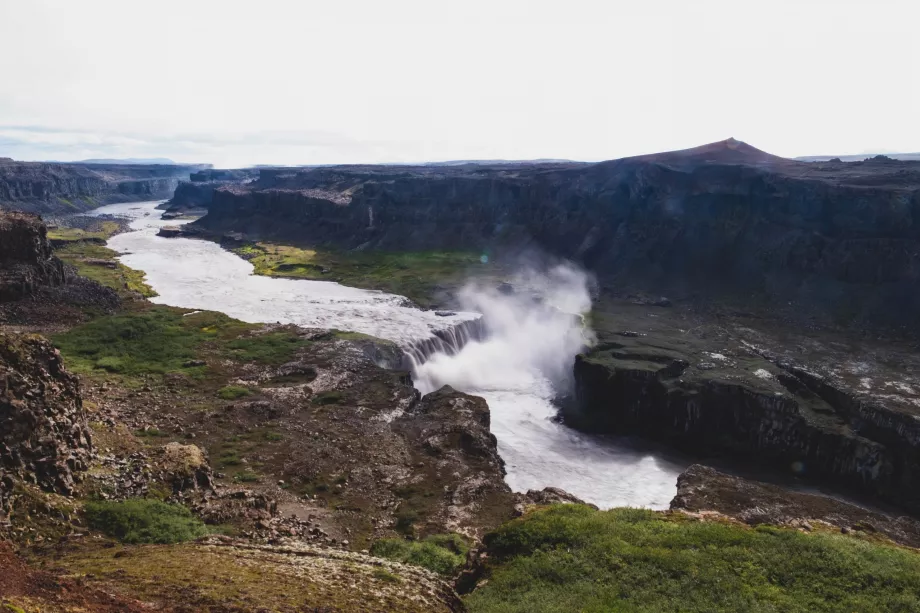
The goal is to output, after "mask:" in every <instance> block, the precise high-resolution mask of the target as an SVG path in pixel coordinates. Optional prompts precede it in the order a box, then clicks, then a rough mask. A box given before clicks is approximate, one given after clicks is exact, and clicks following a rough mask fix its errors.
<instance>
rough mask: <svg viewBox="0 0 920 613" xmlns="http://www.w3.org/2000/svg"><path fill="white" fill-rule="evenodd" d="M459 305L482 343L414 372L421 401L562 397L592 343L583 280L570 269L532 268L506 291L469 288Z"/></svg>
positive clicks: (477, 286)
mask: <svg viewBox="0 0 920 613" xmlns="http://www.w3.org/2000/svg"><path fill="white" fill-rule="evenodd" d="M459 300H460V303H461V306H462V307H463V309H464V310H469V311H476V312H479V313H482V317H483V325H484V327H485V330H486V339H485V340H483V341H472V342H470V343H468V344H467V345H465V346H464V347H463V348H462V349H461V350H460V351H459V352H458V353H456V354H455V355H450V356H449V355H446V354H436V355H434V356H432V357H431V358H430V359H429V360H428V361H426V362H425V363H423V364H420V365H417V366H416V369H415V371H416V372H415V384H416V386H417V387H418V388H419V389H420V390H421V391H422V393H428V392H431V391H434V390H435V389H438V388H440V387H441V386H442V385H450V386H451V387H454V388H456V389H458V390H461V391H466V392H474V393H475V392H488V391H525V392H528V393H535V392H536V393H537V394H538V395H541V396H546V395H550V396H551V395H552V394H553V393H554V391H555V393H558V392H565V391H567V389H568V387H569V385H570V382H571V370H572V362H573V360H574V357H575V354H576V353H578V351H580V350H581V349H582V348H583V347H584V346H585V345H586V344H590V342H591V336H590V332H589V331H588V330H587V328H586V326H585V325H584V315H585V314H586V313H587V312H588V311H589V310H590V309H591V294H590V291H589V279H588V277H587V275H585V273H584V272H582V271H580V270H579V269H577V268H575V267H574V266H573V265H571V264H558V265H555V266H552V267H550V268H548V269H545V270H542V271H541V270H537V269H535V268H532V267H531V268H528V269H525V270H524V271H523V272H521V273H519V274H517V275H515V277H514V279H513V282H512V284H511V285H510V286H503V287H502V288H495V287H488V286H483V285H482V284H480V283H476V282H471V283H470V284H468V285H467V286H466V287H464V289H463V290H461V292H460V294H459Z"/></svg>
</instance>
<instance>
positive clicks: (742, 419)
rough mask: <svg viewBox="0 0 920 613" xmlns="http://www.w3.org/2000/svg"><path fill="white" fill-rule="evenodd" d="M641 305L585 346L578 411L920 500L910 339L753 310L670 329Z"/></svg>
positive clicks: (581, 417) (589, 424)
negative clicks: (760, 322) (847, 342)
mask: <svg viewBox="0 0 920 613" xmlns="http://www.w3.org/2000/svg"><path fill="white" fill-rule="evenodd" d="M635 310H636V317H635V318H633V319H632V320H631V321H629V322H628V324H627V325H629V326H630V328H628V329H626V330H625V331H623V332H620V333H613V334H610V333H606V334H605V333H603V332H602V333H600V337H601V342H600V344H599V345H598V346H596V347H595V348H594V349H593V350H592V351H591V352H590V353H588V354H584V355H579V356H578V357H577V358H576V362H575V367H574V374H575V396H576V398H575V402H573V403H571V404H569V405H567V406H566V407H565V409H564V416H565V419H566V422H567V423H569V424H571V425H573V426H576V427H579V428H582V429H585V430H588V431H591V432H609V433H629V434H641V435H643V436H646V437H649V438H652V439H658V440H663V441H666V442H668V443H670V444H672V445H674V446H676V447H679V448H682V449H685V450H687V451H690V452H693V453H695V454H700V455H704V456H710V455H712V454H717V455H726V456H728V457H731V458H744V459H746V460H747V461H749V462H755V463H759V464H762V465H766V466H768V467H770V468H772V469H776V470H778V471H780V472H786V473H790V474H797V475H799V476H803V477H805V478H808V479H811V480H813V481H819V482H821V483H836V484H838V485H842V486H844V487H845V488H848V489H852V490H857V491H860V492H863V493H866V494H870V495H873V496H878V497H879V498H882V499H884V500H887V501H889V502H891V503H894V504H898V505H900V506H902V507H904V508H906V509H909V510H911V511H912V512H915V513H918V512H920V496H918V494H917V492H920V489H918V488H920V418H918V415H920V409H918V407H920V400H918V396H917V394H918V392H917V389H916V388H915V387H914V385H915V384H914V382H913V375H912V372H913V360H914V358H913V357H911V356H912V353H911V352H910V351H909V350H906V351H903V352H900V353H899V352H897V351H895V349H893V348H887V349H886V348H884V347H879V346H872V345H864V346H851V347H847V346H844V345H843V344H842V342H841V341H840V339H836V338H833V337H831V338H820V337H819V338H820V340H819V339H812V338H809V337H807V336H805V335H800V336H799V337H798V338H797V339H795V340H790V339H769V338H767V337H766V336H765V335H763V334H761V333H759V332H757V331H755V330H753V329H752V328H751V326H752V325H756V324H752V323H751V322H750V321H745V322H744V324H742V325H737V326H735V325H732V324H731V323H729V322H726V321H719V322H709V323H707V322H699V321H696V322H691V321H685V322H674V324H673V325H674V328H673V329H671V328H669V326H668V325H666V324H665V323H664V320H665V319H666V318H667V317H668V316H669V315H668V314H665V313H661V314H656V313H651V314H649V313H647V312H645V311H648V308H642V307H635ZM666 310H668V309H659V311H666ZM818 343H821V346H819V347H818V349H817V350H809V349H808V347H809V346H810V345H815V346H817V345H818ZM774 345H778V346H779V347H782V348H784V353H780V352H777V351H774V350H773V346H774ZM812 354H814V355H812ZM854 356H858V357H854ZM804 364H807V367H806V366H805V365H804ZM891 364H899V366H898V367H897V368H892V367H891Z"/></svg>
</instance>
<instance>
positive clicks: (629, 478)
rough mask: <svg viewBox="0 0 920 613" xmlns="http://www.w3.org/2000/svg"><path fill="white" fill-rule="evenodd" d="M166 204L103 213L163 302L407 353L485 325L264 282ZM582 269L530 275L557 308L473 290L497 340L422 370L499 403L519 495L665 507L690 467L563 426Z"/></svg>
mask: <svg viewBox="0 0 920 613" xmlns="http://www.w3.org/2000/svg"><path fill="white" fill-rule="evenodd" d="M156 204H158V203H156V202H143V203H126V204H114V205H110V206H106V207H102V208H100V209H96V210H95V211H94V212H93V214H94V215H101V214H114V215H120V216H128V217H131V218H132V219H133V221H132V222H131V228H132V230H134V231H132V232H128V233H125V234H119V235H117V236H115V237H113V238H112V239H111V240H109V243H108V244H109V247H111V248H112V249H114V250H116V251H118V252H119V253H121V254H123V255H121V257H120V259H121V261H122V262H123V263H124V264H125V265H127V266H130V267H131V268H134V269H137V270H142V271H144V272H145V273H146V275H147V283H148V284H149V285H150V286H151V287H152V288H153V289H154V290H155V291H156V292H157V293H158V294H159V296H157V297H156V298H154V299H153V300H154V302H158V303H162V304H170V305H173V306H179V307H185V308H192V309H207V310H214V311H220V312H223V313H226V314H227V315H230V316H232V317H235V318H237V319H241V320H243V321H248V322H269V323H270V322H282V323H293V324H297V325H301V326H307V327H321V328H338V329H340V330H349V331H355V332H363V333H366V334H371V335H374V336H378V337H381V338H386V339H389V340H392V341H394V342H397V343H399V344H401V345H402V346H403V347H408V346H409V345H410V344H411V343H413V342H417V341H419V340H420V339H425V338H429V337H431V336H432V335H433V333H434V332H435V331H437V330H439V329H444V328H447V327H450V326H453V325H456V324H458V323H460V322H462V321H464V320H469V319H472V318H475V317H477V316H478V315H476V314H475V313H472V312H461V313H458V314H456V315H451V316H447V317H441V316H438V315H435V314H434V313H432V312H430V311H420V310H418V309H414V308H411V307H409V306H407V302H406V300H405V299H404V298H402V297H399V296H394V295H392V294H386V293H382V292H375V291H367V290H361V289H355V288H350V287H345V286H342V285H339V284H337V283H331V282H325V281H308V280H288V279H276V278H270V277H259V276H255V275H253V274H252V265H251V264H249V263H248V262H246V261H245V260H243V259H242V258H239V257H238V256H236V255H234V254H232V253H230V252H228V251H226V250H224V249H222V248H221V247H220V246H219V245H216V244H214V243H212V242H209V241H200V240H191V239H184V238H170V239H166V238H161V237H158V236H156V232H157V230H158V229H159V228H161V227H163V226H164V225H175V224H176V223H177V222H175V221H169V222H164V221H163V220H161V219H160V214H161V211H158V210H156V208H155V206H156ZM579 281H580V280H579V278H578V276H577V274H576V273H574V272H573V271H569V270H566V269H559V270H557V271H555V272H554V273H553V274H552V275H550V277H532V278H530V279H527V280H525V284H526V285H529V286H531V287H533V289H534V290H535V292H536V293H537V294H539V295H540V296H542V297H543V298H544V302H545V304H547V305H552V306H554V307H556V308H558V309H559V310H558V311H557V310H552V309H549V308H545V307H538V306H534V305H533V302H532V301H531V302H530V303H529V305H528V304H527V303H526V302H525V299H524V298H522V297H520V296H511V297H509V296H504V295H501V294H499V293H497V292H494V291H489V290H483V289H475V288H472V289H469V290H467V291H466V292H464V293H463V300H464V303H465V306H466V307H467V308H469V309H470V310H471V311H477V312H480V313H484V314H485V321H486V327H487V328H488V331H489V333H490V336H489V337H488V339H487V340H485V341H483V342H476V341H473V342H470V343H468V344H467V345H466V346H465V347H464V348H463V349H462V350H461V351H459V352H458V353H456V354H455V355H453V356H447V355H443V354H440V355H435V356H432V358H431V359H429V360H428V361H427V362H425V363H422V364H418V365H416V385H417V386H418V387H419V389H420V390H421V391H422V392H423V393H425V392H428V391H431V390H432V389H436V388H437V387H440V386H441V385H443V384H445V383H446V384H450V385H452V386H453V387H455V388H456V389H459V390H462V391H465V392H469V393H473V394H476V395H479V396H482V397H483V398H485V399H486V401H487V402H488V403H489V407H490V409H491V415H492V432H493V433H494V434H495V436H496V438H497V439H498V449H499V453H500V454H501V456H502V458H504V460H505V463H506V469H507V473H508V474H507V477H506V480H507V482H508V485H509V486H510V487H511V488H512V489H514V490H515V491H526V490H527V489H542V488H543V487H546V486H555V487H560V488H562V489H564V490H566V491H568V492H570V493H572V494H575V495H576V496H579V497H581V498H583V499H585V500H588V501H590V502H593V503H595V504H597V505H599V506H601V507H604V508H606V507H612V506H627V505H628V506H642V507H650V508H666V507H667V506H668V503H669V502H670V500H671V498H672V497H673V496H674V493H675V491H676V479H677V475H678V474H679V473H680V471H681V470H683V469H684V468H685V467H686V464H687V463H686V462H679V461H678V462H674V461H669V460H665V459H663V458H662V457H661V455H660V454H658V453H655V452H651V451H649V450H648V449H644V448H642V447H640V446H638V445H635V444H633V443H631V442H630V441H628V440H622V439H612V438H602V437H592V436H587V435H584V434H581V433H578V432H575V431H573V430H571V429H569V428H566V427H564V426H562V425H560V424H558V423H556V422H554V421H553V419H552V418H553V417H554V416H555V414H556V409H555V407H554V406H553V404H552V399H553V397H554V396H555V395H556V393H557V390H560V388H561V387H562V386H564V385H566V374H567V373H568V372H569V371H570V369H571V364H572V361H573V359H574V356H575V353H576V352H577V351H578V349H579V348H580V347H581V345H582V344H583V343H584V337H583V335H582V331H581V329H580V327H578V326H577V325H573V320H572V318H571V317H569V316H563V315H561V314H560V312H559V311H563V312H567V313H578V312H581V311H584V310H585V309H586V308H587V307H588V306H589V304H590V303H589V302H588V303H585V301H586V300H588V298H587V294H586V292H585V291H584V287H583V283H582V284H581V285H579Z"/></svg>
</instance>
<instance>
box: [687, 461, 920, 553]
mask: <svg viewBox="0 0 920 613" xmlns="http://www.w3.org/2000/svg"><path fill="white" fill-rule="evenodd" d="M671 509H672V510H681V511H689V512H704V513H705V512H716V513H721V514H722V515H727V516H729V517H733V518H735V519H738V520H740V521H743V522H745V523H748V524H751V525H757V524H770V525H774V526H791V527H796V528H801V529H804V530H812V529H813V527H814V526H813V524H817V523H818V522H822V523H825V524H829V525H831V526H835V527H837V528H840V529H841V530H843V531H862V532H865V533H881V534H884V535H885V536H887V537H888V538H890V539H891V540H893V541H895V542H897V543H901V544H902V545H907V546H909V547H920V522H918V521H917V520H915V519H911V518H909V517H891V516H888V515H885V514H884V513H880V512H877V511H870V510H867V509H864V508H862V507H858V506H856V505H853V504H849V503H846V502H842V501H840V500H837V499H834V498H830V497H827V496H821V495H817V494H807V493H803V492H795V491H791V490H788V489H785V488H782V487H779V486H776V485H771V484H769V483H762V482H759V481H750V480H747V479H742V478H741V477H735V476H732V475H726V474H724V473H720V472H718V471H717V470H715V469H712V468H710V467H708V466H701V465H699V464H694V465H693V466H691V467H690V468H688V469H687V470H686V471H684V473H682V474H681V475H680V477H679V478H678V479H677V495H676V496H675V497H674V499H673V500H672V501H671Z"/></svg>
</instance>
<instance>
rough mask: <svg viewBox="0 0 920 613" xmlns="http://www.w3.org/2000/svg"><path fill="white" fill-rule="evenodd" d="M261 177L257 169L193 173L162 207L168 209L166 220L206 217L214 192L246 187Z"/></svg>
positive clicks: (164, 215)
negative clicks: (195, 216) (236, 186)
mask: <svg viewBox="0 0 920 613" xmlns="http://www.w3.org/2000/svg"><path fill="white" fill-rule="evenodd" d="M258 176H259V170H258V169H255V168H241V169H230V170H227V169H223V170H218V169H213V168H208V169H204V170H199V171H198V172H193V173H192V174H191V176H190V177H189V180H188V181H180V182H179V184H178V186H177V187H176V191H175V193H174V194H173V195H172V198H170V199H169V201H167V202H164V203H163V204H162V205H161V206H162V208H164V209H166V212H165V213H164V214H163V218H164V219H169V218H176V217H180V216H182V215H204V214H205V213H206V212H207V210H208V208H209V207H210V206H211V200H212V199H213V197H214V190H215V189H217V188H220V187H229V186H234V185H244V184H246V183H248V182H250V181H252V180H254V179H256V178H257V177H258Z"/></svg>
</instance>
